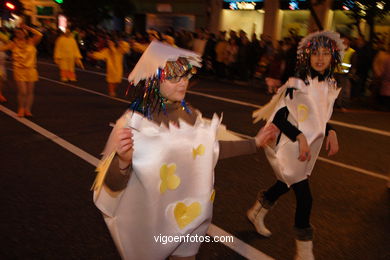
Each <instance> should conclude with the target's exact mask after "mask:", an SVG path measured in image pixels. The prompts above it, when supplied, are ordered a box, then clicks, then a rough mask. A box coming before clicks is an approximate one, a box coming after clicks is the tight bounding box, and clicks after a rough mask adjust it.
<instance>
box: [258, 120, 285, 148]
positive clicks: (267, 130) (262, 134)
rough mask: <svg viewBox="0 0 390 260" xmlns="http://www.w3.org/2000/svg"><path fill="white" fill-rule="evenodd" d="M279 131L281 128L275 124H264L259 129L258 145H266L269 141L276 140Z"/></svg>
mask: <svg viewBox="0 0 390 260" xmlns="http://www.w3.org/2000/svg"><path fill="white" fill-rule="evenodd" d="M278 133H279V129H278V128H277V127H276V126H275V125H274V124H272V123H271V124H269V125H267V126H264V127H263V128H261V129H260V130H259V132H258V133H257V135H256V137H255V141H256V146H257V147H265V146H267V144H268V143H270V142H272V141H273V140H275V138H276V136H277V134H278Z"/></svg>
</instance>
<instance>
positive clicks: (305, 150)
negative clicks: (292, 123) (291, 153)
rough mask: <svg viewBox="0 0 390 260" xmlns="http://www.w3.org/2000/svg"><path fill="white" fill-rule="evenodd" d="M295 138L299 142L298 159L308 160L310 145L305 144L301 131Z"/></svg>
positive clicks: (309, 157) (304, 137)
mask: <svg viewBox="0 0 390 260" xmlns="http://www.w3.org/2000/svg"><path fill="white" fill-rule="evenodd" d="M297 140H298V143H299V157H298V160H300V161H302V162H304V161H306V160H308V161H310V159H311V154H310V147H309V145H308V144H307V140H306V136H305V135H304V134H303V133H301V134H299V135H298V136H297Z"/></svg>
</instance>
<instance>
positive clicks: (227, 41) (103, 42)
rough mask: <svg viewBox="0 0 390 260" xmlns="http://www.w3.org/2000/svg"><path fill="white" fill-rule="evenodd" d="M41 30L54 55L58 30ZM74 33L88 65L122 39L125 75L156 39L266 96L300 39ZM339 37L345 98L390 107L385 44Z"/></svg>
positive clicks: (291, 66) (287, 69) (281, 78)
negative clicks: (346, 58)
mask: <svg viewBox="0 0 390 260" xmlns="http://www.w3.org/2000/svg"><path fill="white" fill-rule="evenodd" d="M41 31H42V33H43V35H44V36H43V39H42V41H41V44H40V45H39V46H38V50H39V52H40V54H43V55H48V56H53V50H54V45H55V41H56V39H57V37H58V36H59V35H60V34H61V33H62V32H61V31H59V30H55V29H41ZM72 33H73V35H74V37H75V39H76V41H77V43H78V45H79V49H80V52H81V54H82V56H83V62H84V63H85V64H87V65H92V66H96V67H98V68H101V67H104V63H103V62H102V61H96V60H93V59H90V58H89V57H88V55H87V54H88V53H90V52H93V51H99V50H101V49H103V48H105V47H106V46H107V41H108V40H114V41H120V40H124V41H127V42H128V43H129V45H130V51H129V53H127V54H126V55H125V58H124V64H123V65H124V71H125V72H128V71H130V70H131V68H132V66H133V65H134V64H135V63H136V62H137V61H138V59H139V57H140V56H141V55H142V52H143V51H144V50H145V49H146V47H147V46H148V44H149V43H150V42H151V41H152V40H159V41H164V42H166V43H168V44H171V45H175V46H178V47H181V48H185V49H189V50H193V51H195V52H197V53H199V54H200V55H201V56H202V58H203V67H202V69H201V71H200V74H201V75H207V76H213V77H216V78H219V79H222V80H223V79H226V80H229V81H235V82H236V83H238V84H240V83H242V84H245V83H248V82H253V80H256V79H257V80H258V82H260V83H259V84H262V85H264V86H266V92H267V93H269V94H273V93H275V91H276V90H277V88H278V87H279V86H281V85H282V84H283V83H284V82H285V81H286V80H287V79H288V78H289V77H291V76H293V75H294V70H295V63H296V50H297V45H298V43H299V40H300V39H301V37H299V36H295V35H293V36H290V37H285V38H283V39H282V40H280V41H278V42H277V43H276V44H275V42H273V41H272V39H271V38H269V37H267V36H264V35H260V36H258V35H256V34H252V35H248V34H247V33H246V32H244V31H243V30H239V31H238V32H236V31H233V30H230V31H229V32H226V31H220V32H218V33H217V34H214V33H211V32H208V31H207V30H205V29H197V30H196V31H195V32H191V31H186V30H178V31H175V30H174V29H173V28H170V29H169V30H167V31H165V32H164V33H162V32H159V31H157V30H147V31H146V32H144V33H140V32H134V33H133V34H131V35H128V34H125V33H122V32H109V31H107V30H104V29H98V28H96V27H93V26H91V27H88V28H85V29H80V28H74V29H73V30H72ZM343 37H344V38H348V40H349V42H350V47H351V48H352V49H353V50H354V53H353V56H352V58H351V61H350V63H351V67H350V69H349V71H348V80H349V81H350V83H351V90H350V94H349V97H348V98H349V99H351V100H354V99H360V98H362V97H367V96H375V97H377V98H378V102H380V104H381V106H382V105H383V106H384V107H386V108H385V109H388V105H387V103H389V102H388V101H389V92H390V91H389V83H388V82H387V81H388V79H387V78H386V75H388V71H389V68H388V66H389V63H390V62H389V61H388V60H389V57H390V56H389V46H386V45H385V44H369V42H367V41H366V40H365V39H364V37H358V38H349V37H347V36H343ZM386 73H387V74H386ZM252 85H253V84H252ZM381 109H382V108H381Z"/></svg>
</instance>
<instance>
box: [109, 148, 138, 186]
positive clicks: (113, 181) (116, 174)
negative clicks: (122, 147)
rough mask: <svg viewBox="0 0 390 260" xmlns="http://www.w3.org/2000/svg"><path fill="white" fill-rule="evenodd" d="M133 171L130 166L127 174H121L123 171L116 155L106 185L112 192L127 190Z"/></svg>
mask: <svg viewBox="0 0 390 260" xmlns="http://www.w3.org/2000/svg"><path fill="white" fill-rule="evenodd" d="M131 170H132V167H131V166H130V167H129V169H127V170H126V172H125V173H121V170H120V169H119V159H118V156H117V155H115V156H114V159H113V160H112V162H111V165H110V167H109V168H108V171H107V175H106V178H105V179H104V184H106V185H107V186H108V187H109V188H110V189H111V190H112V191H120V190H123V189H125V188H126V186H127V183H128V181H129V179H130V176H131Z"/></svg>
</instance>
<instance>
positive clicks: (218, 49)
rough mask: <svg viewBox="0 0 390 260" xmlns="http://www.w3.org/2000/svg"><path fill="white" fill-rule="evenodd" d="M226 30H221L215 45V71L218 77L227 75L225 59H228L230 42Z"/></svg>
mask: <svg viewBox="0 0 390 260" xmlns="http://www.w3.org/2000/svg"><path fill="white" fill-rule="evenodd" d="M225 37H226V31H219V33H218V38H217V44H216V45H215V55H216V57H215V72H216V74H217V77H219V78H225V76H226V65H225V63H224V61H225V60H226V56H225V55H226V51H225V49H226V47H227V45H228V42H227V41H226V38H225Z"/></svg>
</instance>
